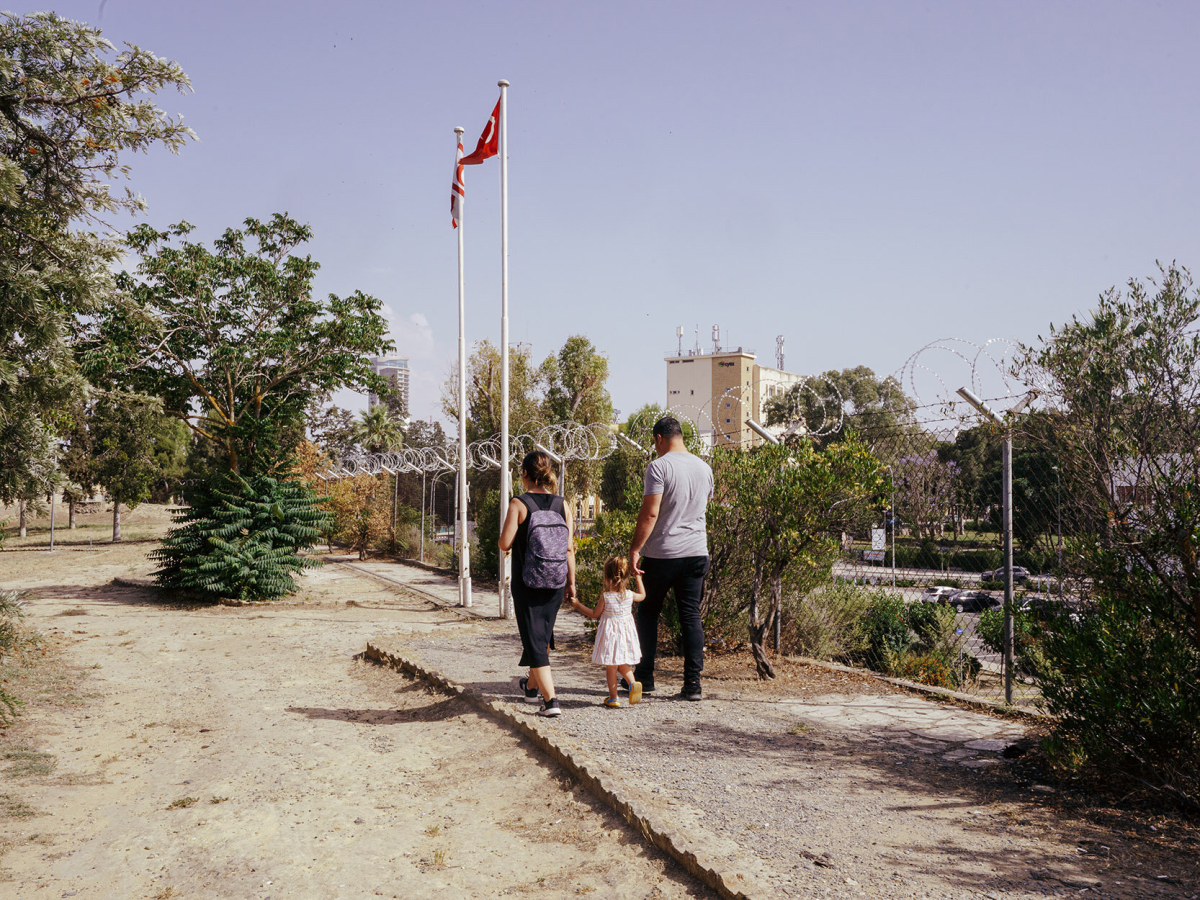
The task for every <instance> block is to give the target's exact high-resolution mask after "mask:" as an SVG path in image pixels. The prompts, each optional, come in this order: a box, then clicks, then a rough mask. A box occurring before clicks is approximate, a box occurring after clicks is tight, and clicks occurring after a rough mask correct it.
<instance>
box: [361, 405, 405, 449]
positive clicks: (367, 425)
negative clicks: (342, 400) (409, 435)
mask: <svg viewBox="0 0 1200 900" xmlns="http://www.w3.org/2000/svg"><path fill="white" fill-rule="evenodd" d="M354 440H355V441H357V442H358V444H359V445H360V446H361V447H362V448H363V449H364V450H366V451H367V452H368V453H384V452H386V451H388V450H395V449H397V448H398V447H400V446H401V445H402V444H403V443H404V431H403V430H402V429H401V426H400V422H399V420H397V419H395V418H393V417H392V414H391V413H390V412H389V411H388V408H387V407H386V406H384V405H382V404H380V405H378V406H375V407H372V408H371V409H368V410H366V411H365V412H362V413H360V414H359V420H358V421H357V422H355V423H354Z"/></svg>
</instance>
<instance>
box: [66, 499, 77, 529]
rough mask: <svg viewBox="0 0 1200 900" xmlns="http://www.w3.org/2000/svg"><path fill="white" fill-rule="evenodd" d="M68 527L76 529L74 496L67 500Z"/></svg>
mask: <svg viewBox="0 0 1200 900" xmlns="http://www.w3.org/2000/svg"><path fill="white" fill-rule="evenodd" d="M67 529H68V530H69V531H74V530H75V500H74V498H72V499H70V500H68V501H67Z"/></svg>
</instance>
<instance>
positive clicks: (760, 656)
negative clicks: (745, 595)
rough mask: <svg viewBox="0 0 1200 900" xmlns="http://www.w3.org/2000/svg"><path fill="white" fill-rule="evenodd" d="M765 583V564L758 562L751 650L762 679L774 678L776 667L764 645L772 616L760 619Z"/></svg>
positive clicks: (753, 590)
mask: <svg viewBox="0 0 1200 900" xmlns="http://www.w3.org/2000/svg"><path fill="white" fill-rule="evenodd" d="M762 583H763V564H762V562H756V563H755V564H754V583H753V585H752V586H751V588H750V652H751V653H753V654H754V667H755V669H756V670H757V672H758V677H759V678H761V679H764V680H765V679H767V678H774V677H775V667H774V666H772V665H771V660H769V659H768V658H767V651H766V649H765V648H764V647H763V635H764V634H765V633H766V631H767V626H768V624H769V620H770V616H768V617H767V619H768V621H765V622H764V621H760V620H759V615H758V613H759V605H758V601H759V597H760V596H761V595H762Z"/></svg>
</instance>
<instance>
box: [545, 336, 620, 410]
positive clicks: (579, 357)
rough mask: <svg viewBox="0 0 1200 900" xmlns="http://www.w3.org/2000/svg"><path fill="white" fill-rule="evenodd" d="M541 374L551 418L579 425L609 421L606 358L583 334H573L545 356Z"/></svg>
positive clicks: (610, 400)
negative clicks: (557, 348)
mask: <svg viewBox="0 0 1200 900" xmlns="http://www.w3.org/2000/svg"><path fill="white" fill-rule="evenodd" d="M541 376H542V379H543V381H544V383H545V391H546V399H545V407H546V411H547V413H548V418H549V419H550V420H551V421H554V422H576V423H578V424H580V425H592V424H595V423H599V424H602V425H607V424H609V423H610V422H612V416H613V405H612V397H610V396H609V394H608V358H607V357H606V356H604V354H602V353H601V352H600V351H599V350H597V349H596V347H595V345H593V344H592V342H591V341H589V340H588V339H587V338H586V337H584V336H583V335H581V334H576V335H572V336H571V337H569V338H567V340H566V342H565V343H564V344H563V345H562V349H560V350H559V351H558V353H556V354H554V355H552V356H548V357H546V360H545V362H543V363H542V367H541Z"/></svg>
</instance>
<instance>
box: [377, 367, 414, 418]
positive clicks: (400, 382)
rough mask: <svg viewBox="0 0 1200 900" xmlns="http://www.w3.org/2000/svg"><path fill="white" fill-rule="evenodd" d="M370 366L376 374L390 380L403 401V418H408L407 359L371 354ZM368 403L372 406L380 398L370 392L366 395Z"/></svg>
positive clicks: (378, 401)
mask: <svg viewBox="0 0 1200 900" xmlns="http://www.w3.org/2000/svg"><path fill="white" fill-rule="evenodd" d="M371 368H372V369H373V370H374V371H375V374H376V375H381V376H383V377H384V378H386V379H387V380H388V381H389V382H392V384H393V386H394V387H395V388H396V389H397V390H398V391H399V392H400V396H401V397H402V398H403V401H404V407H403V408H404V411H405V418H406V419H407V418H408V409H409V406H408V360H407V359H405V358H403V357H399V356H394V357H383V356H373V357H371ZM368 403H369V405H370V407H372V408H373V407H375V406H376V405H377V404H378V403H380V399H379V397H377V396H376V395H375V394H374V393H372V394H371V395H370V396H369V397H368Z"/></svg>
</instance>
